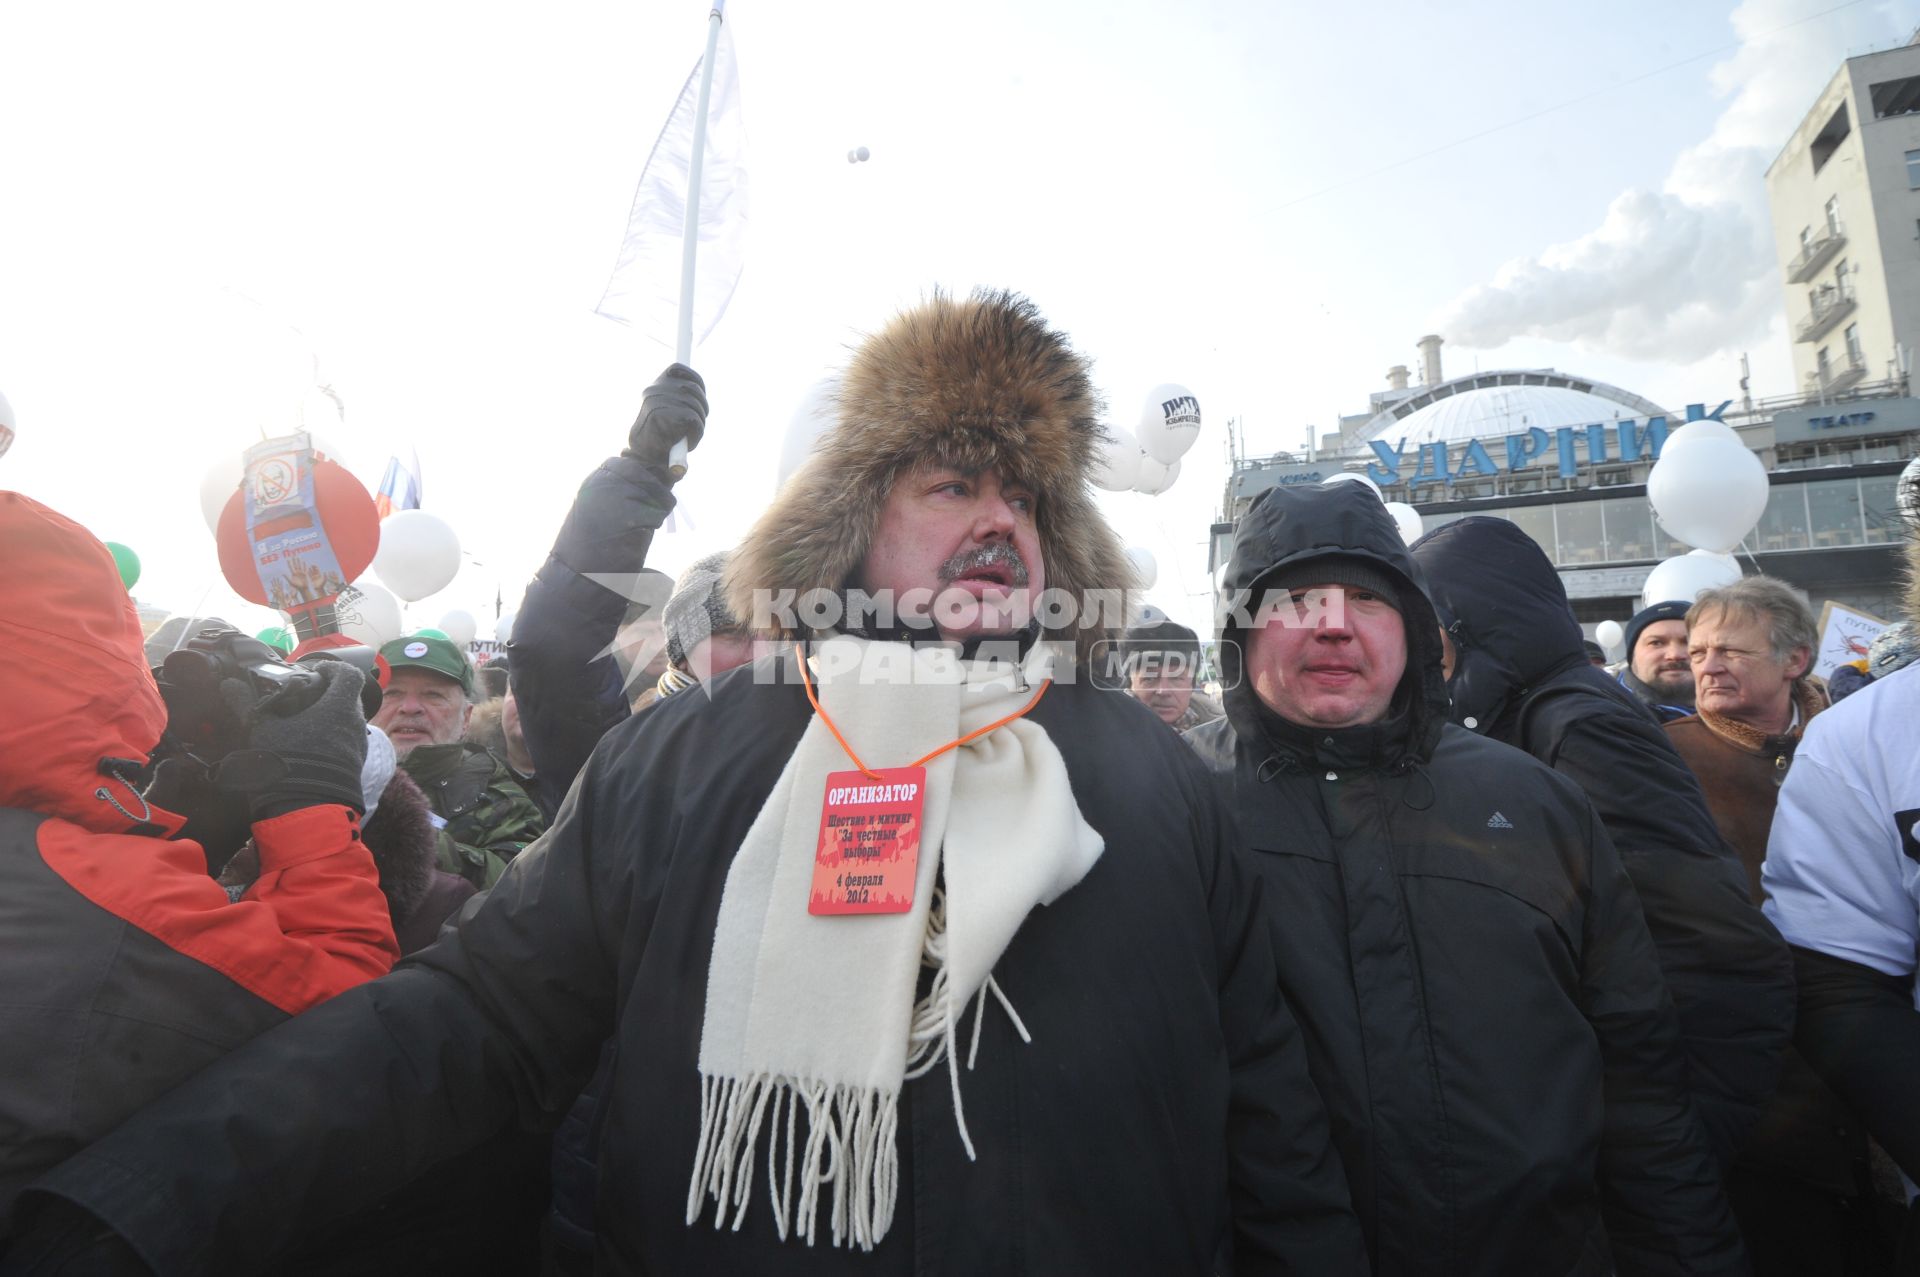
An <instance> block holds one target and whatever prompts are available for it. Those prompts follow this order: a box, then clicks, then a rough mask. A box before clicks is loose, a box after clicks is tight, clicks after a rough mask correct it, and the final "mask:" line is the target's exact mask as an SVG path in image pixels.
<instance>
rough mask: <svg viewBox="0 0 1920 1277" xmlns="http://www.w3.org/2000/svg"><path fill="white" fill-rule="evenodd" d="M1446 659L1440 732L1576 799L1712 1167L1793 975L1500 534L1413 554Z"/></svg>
mask: <svg viewBox="0 0 1920 1277" xmlns="http://www.w3.org/2000/svg"><path fill="white" fill-rule="evenodd" d="M1413 559H1414V562H1415V563H1417V564H1419V565H1420V570H1421V571H1422V572H1423V573H1424V574H1425V576H1426V579H1427V589H1428V592H1429V595H1430V597H1431V598H1432V599H1433V603H1434V607H1435V608H1436V610H1438V612H1439V613H1440V618H1441V622H1442V624H1443V625H1445V627H1446V635H1447V638H1448V640H1449V641H1450V642H1451V643H1452V646H1453V650H1454V662H1453V679H1452V682H1451V685H1450V686H1451V690H1452V693H1453V720H1454V721H1455V722H1457V723H1459V724H1460V725H1461V726H1463V727H1465V728H1467V730H1469V731H1475V732H1479V733H1481V734H1482V735H1484V736H1487V737H1489V738H1490V739H1493V740H1497V741H1500V742H1502V743H1503V744H1507V745H1512V746H1514V747H1515V748H1516V749H1523V750H1525V751H1526V752H1527V753H1529V754H1532V755H1533V756H1534V757H1535V758H1537V759H1539V760H1540V761H1541V762H1543V763H1545V764H1546V765H1547V766H1549V767H1551V768H1553V769H1554V770H1555V771H1557V772H1559V773H1560V774H1561V775H1562V776H1565V777H1566V778H1567V779H1568V780H1571V781H1573V782H1574V783H1575V784H1576V785H1578V786H1580V788H1581V789H1583V790H1584V791H1586V795H1587V797H1588V798H1589V799H1590V800H1592V802H1593V805H1594V809H1595V810H1596V811H1598V812H1599V814H1600V820H1601V823H1603V824H1604V825H1605V826H1606V827H1607V833H1608V834H1609V835H1610V836H1611V837H1612V839H1613V843H1614V846H1615V847H1617V848H1618V849H1619V851H1620V860H1621V863H1622V864H1624V865H1625V866H1626V870H1627V875H1628V876H1629V877H1630V878H1632V879H1633V885H1634V889H1635V891H1636V892H1637V893H1638V894H1639V896H1640V905H1641V908H1642V909H1643V910H1644V911H1645V913H1646V918H1647V930H1648V931H1649V932H1651V933H1652V935H1653V942H1654V947H1655V948H1656V949H1657V950H1658V951H1659V954H1660V967H1661V970H1662V972H1663V973H1664V974H1665V976H1666V980H1667V988H1668V989H1669V991H1671V992H1672V994H1673V1001H1674V1009H1675V1010H1676V1011H1677V1012H1678V1013H1679V1017H1680V1035H1681V1040H1682V1042H1683V1043H1684V1044H1685V1046H1686V1050H1687V1062H1688V1064H1689V1066H1690V1069H1689V1071H1690V1073H1691V1075H1692V1083H1693V1093H1694V1102H1695V1104H1696V1105H1697V1106H1698V1107H1699V1110H1700V1118H1701V1120H1702V1121H1703V1122H1704V1123H1705V1124H1706V1128H1707V1137H1708V1139H1710V1140H1711V1141H1712V1143H1713V1148H1714V1152H1715V1153H1716V1154H1718V1155H1719V1157H1720V1160H1721V1163H1722V1164H1723V1165H1724V1164H1726V1163H1729V1162H1731V1161H1732V1160H1733V1156H1734V1154H1735V1153H1737V1152H1738V1151H1739V1150H1740V1147H1741V1145H1742V1144H1743V1143H1744V1142H1745V1139H1746V1136H1747V1133H1748V1131H1749V1130H1750V1129H1751V1127H1752V1126H1753V1123H1754V1119H1755V1117H1756V1116H1757V1115H1758V1114H1759V1112H1760V1107H1761V1104H1762V1103H1763V1102H1764V1101H1765V1100H1766V1099H1767V1097H1768V1096H1769V1095H1771V1094H1772V1093H1773V1089H1774V1084H1775V1082H1776V1080H1777V1079H1778V1076H1779V1072H1780V1062H1781V1056H1782V1053H1783V1052H1784V1051H1785V1050H1786V1046H1787V1042H1788V1040H1789V1039H1790V1038H1791V1037H1792V1034H1793V1000H1794V987H1793V966H1792V961H1791V959H1790V958H1789V956H1788V953H1787V947H1786V943H1785V942H1784V941H1782V940H1781V939H1780V933H1779V932H1778V931H1776V930H1774V928H1773V924H1771V923H1769V922H1768V921H1767V920H1766V919H1765V918H1764V917H1762V916H1761V914H1760V910H1759V908H1758V907H1757V906H1756V905H1755V904H1754V903H1753V901H1752V899H1751V898H1750V895H1749V893H1748V890H1747V880H1746V871H1745V870H1744V869H1743V868H1742V867H1741V864H1740V862H1739V860H1738V859H1736V858H1735V857H1734V855H1733V853H1732V852H1731V851H1730V850H1729V849H1728V847H1727V845H1726V843H1725V841H1724V840H1723V839H1722V838H1721V836H1720V830H1719V827H1718V826H1717V825H1716V824H1715V823H1714V820H1713V815H1712V813H1711V812H1709V811H1708V809H1707V804H1706V798H1705V797H1704V796H1703V795H1702V794H1701V792H1700V783H1699V782H1698V781H1697V780H1695V779H1694V776H1693V773H1692V772H1691V771H1690V770H1689V769H1688V768H1687V765H1686V763H1685V762H1684V761H1682V760H1681V758H1680V755H1679V754H1678V753H1677V752H1676V751H1675V750H1674V748H1673V745H1672V744H1671V743H1670V742H1669V741H1668V740H1667V736H1666V733H1665V732H1663V731H1661V730H1660V728H1659V726H1658V725H1656V724H1655V723H1654V722H1653V721H1652V719H1651V718H1650V717H1649V716H1648V714H1647V713H1646V711H1645V710H1643V709H1642V708H1641V707H1640V706H1639V705H1638V704H1636V703H1635V702H1634V699H1633V697H1632V696H1631V695H1630V694H1628V693H1627V692H1626V691H1625V689H1623V688H1622V687H1621V686H1620V684H1619V683H1618V682H1617V681H1616V680H1614V679H1610V678H1608V677H1607V676H1606V674H1605V673H1604V672H1602V671H1600V670H1596V669H1594V668H1593V667H1592V666H1591V665H1589V664H1588V663H1587V659H1586V655H1585V653H1584V652H1583V651H1582V648H1581V636H1580V626H1579V623H1578V622H1576V621H1575V620H1574V619H1573V610H1572V609H1571V608H1570V607H1569V606H1568V604H1567V593H1566V589H1565V588H1564V586H1562V584H1561V581H1560V574H1559V573H1558V572H1556V571H1555V570H1554V567H1553V563H1552V562H1551V561H1550V560H1549V559H1548V558H1547V556H1546V553H1545V552H1544V551H1543V550H1541V548H1540V547H1539V545H1537V544H1536V543H1535V542H1534V540H1533V538H1532V537H1530V536H1528V535H1527V534H1526V533H1525V532H1523V531H1521V529H1520V528H1519V527H1518V526H1517V525H1515V524H1513V523H1510V522H1508V521H1507V520H1505V519H1489V518H1481V517H1475V518H1468V519H1460V520H1458V521H1457V522H1454V523H1449V524H1447V525H1446V526H1445V527H1442V528H1439V529H1436V530H1435V531H1433V532H1430V533H1428V534H1427V535H1426V536H1423V537H1421V538H1420V539H1419V540H1418V541H1416V542H1414V545H1413Z"/></svg>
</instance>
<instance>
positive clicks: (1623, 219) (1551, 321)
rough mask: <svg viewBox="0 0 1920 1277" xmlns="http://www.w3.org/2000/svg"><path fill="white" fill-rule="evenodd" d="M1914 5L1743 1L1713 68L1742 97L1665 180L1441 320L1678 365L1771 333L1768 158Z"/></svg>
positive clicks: (1485, 337)
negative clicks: (1836, 79)
mask: <svg viewBox="0 0 1920 1277" xmlns="http://www.w3.org/2000/svg"><path fill="white" fill-rule="evenodd" d="M1915 10H1916V6H1915V5H1914V4H1913V3H1912V2H1911V0H1898V2H1896V3H1888V4H1884V5H1878V6H1861V7H1859V8H1857V9H1849V10H1844V11H1842V12H1839V13H1833V14H1829V15H1826V16H1823V17H1819V18H1815V19H1813V20H1811V21H1800V19H1803V18H1805V17H1806V16H1807V14H1806V3H1805V0H1746V3H1743V4H1741V5H1740V6H1739V7H1738V8H1737V9H1735V10H1734V12H1733V14H1732V18H1731V21H1732V24H1733V27H1734V30H1735V32H1736V33H1737V34H1738V35H1739V37H1740V40H1741V44H1740V47H1739V48H1738V50H1737V51H1736V52H1735V53H1734V54H1733V55H1732V56H1731V57H1729V58H1727V59H1725V60H1724V61H1722V62H1719V63H1717V64H1715V65H1714V67H1713V68H1712V70H1711V71H1710V72H1709V79H1710V80H1711V82H1712V83H1713V85H1714V86H1715V88H1716V89H1718V90H1719V91H1720V92H1721V93H1723V94H1727V93H1731V94H1732V96H1731V100H1730V101H1729V102H1728V103H1727V106H1726V108H1725V110H1723V111H1722V112H1721V114H1720V116H1719V118H1718V119H1717V120H1716V121H1715V123H1714V127H1713V131H1712V132H1711V133H1710V134H1709V135H1708V136H1707V137H1706V138H1705V139H1704V140H1702V141H1701V142H1699V143H1698V144H1696V145H1694V146H1691V147H1689V148H1687V149H1686V150H1684V151H1682V152H1681V153H1680V154H1679V155H1678V156H1677V157H1676V158H1675V160H1674V161H1673V164H1672V166H1671V167H1670V168H1669V170H1668V172H1667V175H1666V178H1665V180H1664V182H1663V183H1662V188H1661V189H1660V190H1659V191H1657V192H1655V191H1647V190H1629V191H1626V192H1624V193H1622V194H1621V195H1619V196H1617V197H1616V198H1615V199H1614V200H1613V202H1612V204H1611V205H1609V206H1608V209H1607V212H1606V216H1605V217H1604V218H1603V219H1602V221H1601V223H1600V225H1599V226H1597V227H1595V228H1594V229H1593V230H1591V231H1589V232H1588V233H1587V234H1585V235H1582V236H1580V237H1579V238H1578V239H1575V240H1572V241H1569V242H1567V243H1564V244H1555V245H1553V246H1551V247H1549V248H1546V249H1544V250H1542V251H1540V252H1538V253H1536V254H1534V255H1532V256H1528V257H1521V258H1516V259H1514V260H1512V261H1509V262H1507V263H1506V264H1505V265H1504V266H1502V267H1501V268H1500V270H1499V271H1498V272H1497V273H1496V274H1495V276H1494V279H1493V281H1492V282H1491V283H1484V284H1476V285H1474V286H1473V287H1471V288H1469V289H1467V290H1466V291H1464V292H1463V293H1461V294H1460V295H1459V296H1457V297H1456V298H1454V300H1453V301H1452V302H1451V303H1450V304H1449V305H1448V306H1447V307H1446V308H1445V310H1444V312H1443V314H1442V317H1441V318H1440V320H1439V330H1440V331H1441V332H1443V333H1445V334H1446V335H1447V337H1448V339H1449V340H1450V341H1451V342H1452V343H1454V344H1456V345H1460V346H1469V347H1474V348H1477V349H1482V350H1488V349H1492V348H1494V347H1498V346H1501V345H1504V344H1505V343H1507V342H1508V341H1511V340H1513V339H1514V338H1519V337H1533V338H1539V339H1544V340H1549V341H1562V342H1572V343H1577V344H1580V345H1584V346H1587V347H1590V348H1594V349H1598V350H1603V351H1605V352H1607V353H1609V354H1613V355H1617V356H1619V357H1622V358H1628V359H1649V360H1659V361H1662V362H1667V363H1687V362H1693V361H1697V360H1700V359H1704V358H1707V357H1708V356H1711V355H1713V354H1715V353H1717V352H1722V351H1731V350H1737V349H1739V348H1740V346H1741V345H1742V344H1743V343H1748V342H1751V341H1754V340H1755V339H1757V338H1759V337H1760V336H1762V335H1763V334H1764V333H1765V332H1766V330H1767V328H1768V326H1769V324H1770V323H1771V322H1772V321H1773V319H1774V318H1775V312H1776V311H1777V310H1778V307H1779V281H1778V279H1777V277H1776V275H1775V267H1774V261H1773V254H1772V251H1771V248H1770V243H1769V240H1770V237H1769V234H1768V222H1767V207H1766V191H1765V186H1764V184H1763V180H1762V179H1763V175H1764V173H1765V171H1766V167H1767V165H1768V164H1769V163H1770V162H1771V161H1772V159H1773V157H1774V155H1775V154H1776V153H1777V152H1778V151H1779V148H1780V146H1781V145H1782V144H1783V143H1784V142H1785V140H1786V138H1787V136H1788V134H1789V133H1790V132H1791V131H1792V129H1793V128H1794V126H1795V125H1796V124H1798V123H1799V120H1800V117H1801V115H1802V114H1803V113H1804V112H1805V111H1806V109H1807V106H1808V104H1809V103H1811V102H1812V100H1813V98H1814V96H1815V95H1816V94H1817V93H1818V92H1819V91H1820V88H1821V86H1822V85H1823V84H1825V83H1826V81H1827V79H1828V77H1830V76H1831V75H1832V74H1833V72H1834V70H1835V68H1836V67H1838V66H1839V64H1840V62H1841V60H1842V59H1843V58H1845V57H1847V56H1849V55H1850V54H1857V53H1861V52H1864V51H1866V49H1867V47H1868V46H1870V45H1872V44H1875V43H1878V44H1881V45H1885V44H1886V43H1888V42H1889V41H1894V40H1898V39H1899V38H1900V37H1901V36H1903V35H1905V34H1906V32H1907V31H1910V30H1911V29H1912V27H1913V25H1914V16H1915ZM1790 24H1791V25H1790Z"/></svg>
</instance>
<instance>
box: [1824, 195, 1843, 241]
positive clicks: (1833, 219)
mask: <svg viewBox="0 0 1920 1277" xmlns="http://www.w3.org/2000/svg"><path fill="white" fill-rule="evenodd" d="M1827 233H1828V234H1829V235H1838V234H1839V233H1840V197H1839V196H1838V195H1832V196H1829V197H1828V198H1827Z"/></svg>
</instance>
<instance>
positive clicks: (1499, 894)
mask: <svg viewBox="0 0 1920 1277" xmlns="http://www.w3.org/2000/svg"><path fill="white" fill-rule="evenodd" d="M1225 585H1226V593H1227V599H1226V603H1227V608H1228V611H1227V612H1226V614H1225V616H1224V619H1223V623H1222V626H1221V631H1220V638H1221V645H1220V656H1221V666H1222V675H1223V678H1224V681H1225V683H1226V685H1227V689H1228V690H1227V693H1226V708H1227V717H1226V719H1225V720H1224V721H1222V722H1217V723H1212V724H1208V725H1207V726H1205V727H1201V728H1198V729H1196V730H1195V731H1193V732H1191V733H1189V734H1188V737H1187V739H1188V740H1189V741H1190V742H1192V743H1193V744H1194V746H1195V748H1196V749H1197V750H1198V752H1199V753H1200V754H1201V756H1202V758H1203V759H1205V760H1206V761H1207V762H1208V763H1209V764H1210V765H1211V766H1212V767H1213V768H1214V769H1215V770H1216V771H1217V772H1220V773H1225V774H1230V775H1231V783H1232V786H1233V789H1234V798H1235V806H1236V808H1237V813H1238V815H1239V817H1240V825H1241V828H1242V830H1243V834H1244V837H1245V838H1246V840H1247V842H1248V843H1249V844H1250V847H1251V855H1250V859H1251V860H1252V862H1253V864H1254V867H1255V869H1256V870H1257V872H1258V873H1259V874H1260V876H1261V878H1262V879H1263V880H1264V883H1265V886H1266V889H1267V892H1268V895H1269V897H1270V898H1271V899H1272V900H1274V901H1275V902H1276V906H1277V907H1276V908H1275V909H1274V910H1273V911H1272V913H1271V917H1272V920H1273V938H1274V943H1275V948H1276V950H1277V957H1278V959H1279V966H1280V984H1281V989H1282V992H1283V994H1284V996H1285V999H1286V1001H1287V1003H1288V1005H1289V1006H1291V1007H1292V1008H1293V1010H1294V1013H1295V1015H1296V1017H1297V1018H1298V1020H1299V1022H1300V1026H1301V1028H1302V1030H1303V1031H1304V1035H1305V1037H1306V1040H1307V1046H1308V1062H1309V1067H1310V1069H1311V1071H1312V1074H1313V1078H1314V1081H1315V1083H1316V1085H1317V1086H1318V1087H1319V1089H1320V1091H1321V1094H1322V1095H1323V1096H1324V1097H1325V1099H1326V1101H1327V1104H1328V1107H1329V1109H1330V1111H1331V1113H1332V1117H1333V1134H1334V1142H1335V1145H1336V1146H1337V1147H1338V1149H1339V1151H1340V1155H1341V1160H1342V1161H1343V1163H1344V1164H1345V1167H1346V1172H1347V1177H1348V1182H1349V1184H1350V1185H1351V1188H1352V1192H1353V1200H1354V1206H1355V1208H1356V1209H1357V1210H1358V1212H1359V1214H1360V1219H1361V1224H1362V1227H1363V1228H1364V1230H1365V1232H1366V1237H1367V1243H1368V1246H1369V1249H1370V1251H1371V1254H1372V1259H1373V1266H1374V1271H1375V1272H1376V1273H1449V1274H1452V1273H1502V1274H1505V1273H1553V1274H1556V1275H1560V1274H1599V1273H1608V1272H1618V1273H1622V1274H1627V1273H1635V1274H1638V1273H1680V1272H1686V1273H1709V1272H1713V1273H1718V1272H1744V1271H1745V1260H1744V1254H1743V1251H1742V1249H1741V1244H1740V1239H1739V1236H1738V1233H1737V1231H1736V1229H1735V1227H1734V1224H1733V1220H1732V1217H1731V1215H1730V1213H1729V1211H1728V1208H1727V1204H1726V1200H1725V1198H1724V1196H1723V1194H1722V1192H1721V1188H1720V1182H1719V1173H1718V1168H1717V1166H1716V1165H1715V1163H1714V1159H1713V1155H1712V1152H1711V1150H1710V1148H1709V1146H1708V1144H1707V1140H1706V1136H1705V1133H1704V1131H1703V1130H1702V1128H1701V1125H1700V1121H1699V1118H1698V1116H1697V1114H1696V1113H1695V1110H1694V1106H1693V1102H1692V1099H1691V1097H1690V1096H1689V1094H1688V1088H1687V1078H1686V1064H1685V1058H1684V1056H1683V1055H1682V1053H1681V1049H1680V1042H1679V1034H1678V1029H1677V1027H1676V1025H1675V1021H1674V1015H1673V1007H1672V1003H1671V1001H1670V1000H1669V998H1668V995H1667V990H1666V986H1665V984H1664V983H1663V982H1662V980H1661V978H1660V971H1659V965H1658V960H1657V958H1656V956H1655V953H1654V948H1653V943H1652V941H1651V940H1650V939H1649V937H1648V935H1647V929H1646V924H1645V922H1644V921H1643V920H1642V918H1641V914H1640V905H1639V902H1638V901H1637V900H1636V899H1635V897H1634V893H1633V888H1632V886H1631V884H1630V883H1629V882H1628V880H1627V877H1626V874H1625V872H1624V871H1623V870H1622V869H1621V866H1620V861H1619V858H1618V855H1617V854H1616V853H1615V851H1614V848H1613V844H1612V842H1611V840H1610V839H1609V838H1608V837H1607V833H1606V830H1605V828H1604V827H1603V826H1602V825H1601V823H1600V821H1599V819H1598V817H1597V816H1596V815H1595V814H1594V811H1593V807H1592V805H1591V804H1590V803H1588V802H1587V800H1586V798H1585V796H1584V795H1583V794H1581V792H1580V791H1579V789H1578V787H1577V786H1575V785H1574V784H1572V783H1571V782H1569V781H1568V780H1566V779H1565V778H1563V777H1561V776H1558V775H1555V774H1554V773H1553V772H1552V771H1551V770H1550V769H1548V768H1546V767H1543V766H1541V765H1540V764H1539V763H1537V762H1536V761H1534V760H1533V759H1531V758H1528V757H1527V756H1526V755H1525V754H1522V753H1520V752H1519V751H1517V750H1513V749H1510V748H1508V747H1507V746H1505V745H1501V744H1498V743H1496V742H1494V741H1490V740H1487V739H1485V738H1483V737H1480V736H1476V735H1474V734H1473V733H1472V732H1468V731H1463V730H1461V729H1460V728H1459V727H1457V726H1454V725H1453V724H1450V723H1448V722H1447V721H1446V707H1447V692H1446V687H1445V683H1444V680H1443V678H1442V675H1441V670H1440V635H1439V627H1438V625H1437V623H1436V621H1435V618H1434V613H1433V608H1432V605H1431V604H1430V603H1429V602H1428V600H1427V597H1426V595H1425V594H1424V593H1423V590H1422V586H1421V584H1420V582H1419V578H1418V569H1417V568H1416V567H1415V566H1414V564H1413V562H1412V559H1411V558H1410V557H1409V555H1408V553H1407V549H1406V546H1405V544H1404V543H1403V542H1402V541H1401V539H1400V535H1399V532H1398V531H1397V529H1396V528H1395V526H1394V523H1393V520H1392V518H1391V517H1390V516H1389V515H1388V514H1387V512H1386V510H1385V508H1384V507H1383V506H1382V505H1381V504H1380V502H1379V501H1378V500H1377V499H1375V498H1374V496H1373V495H1372V494H1371V493H1369V492H1367V491H1365V490H1364V489H1362V488H1360V487H1359V486H1358V485H1338V486H1334V487H1322V486H1318V485H1315V486H1305V487H1300V488H1287V489H1276V490H1274V491H1271V492H1269V493H1267V494H1266V495H1265V496H1264V497H1263V498H1261V499H1260V500H1259V501H1257V502H1256V503H1255V504H1254V506H1253V508H1252V510H1250V511H1249V512H1248V514H1247V516H1246V517H1245V519H1244V520H1243V521H1242V522H1241V525H1240V528H1239V532H1238V534H1237V536H1236V538H1235V542H1234V551H1233V558H1232V561H1231V563H1230V565H1229V567H1228V570H1227V580H1226V583H1225ZM1263 604H1265V605H1266V607H1271V608H1273V609H1275V610H1274V611H1271V612H1270V611H1268V610H1266V608H1264V607H1263V606H1262V605H1263ZM1388 607H1390V608H1391V609H1393V612H1394V613H1397V622H1396V618H1395V617H1394V616H1393V615H1392V614H1388V613H1383V611H1382V609H1383V608H1388ZM1296 609H1297V610H1296ZM1356 689H1372V690H1369V691H1367V692H1366V695H1367V696H1368V697H1370V698H1371V699H1370V700H1367V701H1365V702H1364V703H1363V702H1362V701H1360V700H1358V699H1356V698H1357V697H1358V696H1359V695H1360V692H1359V691H1358V690H1356Z"/></svg>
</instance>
